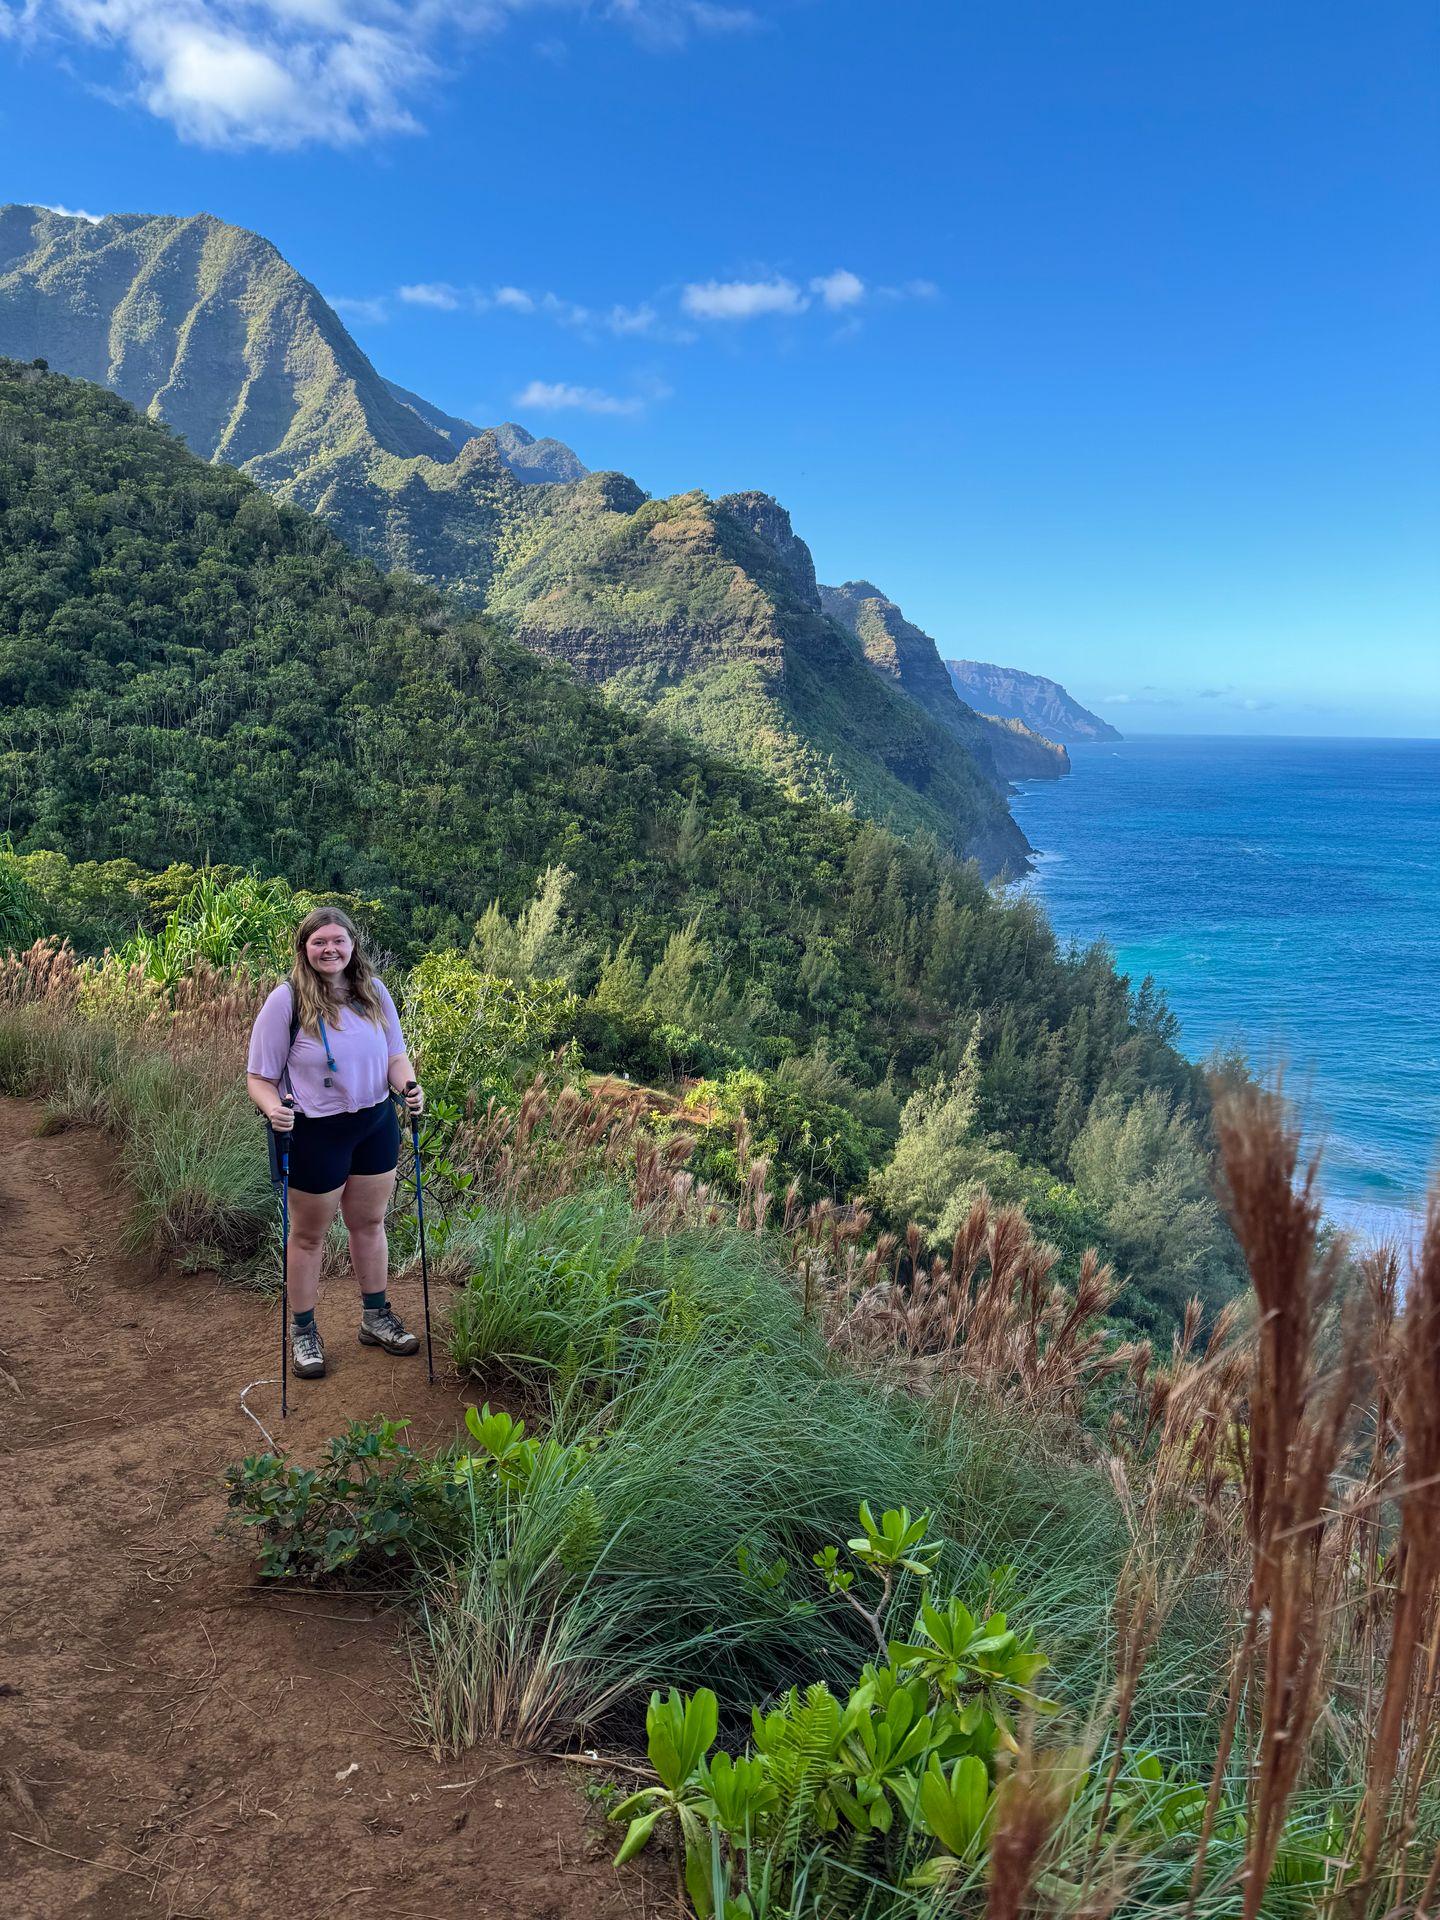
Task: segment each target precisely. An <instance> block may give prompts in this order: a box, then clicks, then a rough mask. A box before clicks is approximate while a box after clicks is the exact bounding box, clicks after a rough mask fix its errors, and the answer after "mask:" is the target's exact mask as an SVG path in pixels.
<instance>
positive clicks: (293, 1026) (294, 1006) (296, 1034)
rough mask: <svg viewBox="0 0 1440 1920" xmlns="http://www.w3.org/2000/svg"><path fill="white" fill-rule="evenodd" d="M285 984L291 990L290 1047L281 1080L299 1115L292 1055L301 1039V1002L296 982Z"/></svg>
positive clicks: (291, 981)
mask: <svg viewBox="0 0 1440 1920" xmlns="http://www.w3.org/2000/svg"><path fill="white" fill-rule="evenodd" d="M285 984H286V986H287V987H289V989H290V1045H289V1046H288V1047H287V1048H286V1049H285V1067H284V1071H283V1072H282V1074H281V1078H282V1079H283V1080H284V1082H285V1091H286V1093H288V1094H289V1096H290V1104H291V1105H292V1106H293V1107H294V1108H295V1110H296V1112H297V1113H298V1112H299V1110H300V1103H299V1101H298V1100H297V1099H296V1098H295V1088H294V1086H293V1085H292V1084H291V1080H290V1055H291V1054H292V1053H293V1052H294V1051H295V1042H296V1041H297V1040H298V1039H299V1038H300V1002H299V1000H298V999H297V998H296V997H295V983H294V981H293V980H287V981H286V982H285Z"/></svg>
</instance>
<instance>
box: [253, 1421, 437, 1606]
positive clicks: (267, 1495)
mask: <svg viewBox="0 0 1440 1920" xmlns="http://www.w3.org/2000/svg"><path fill="white" fill-rule="evenodd" d="M404 1428H405V1422H404V1421H403V1420H401V1421H395V1420H379V1421H376V1422H374V1423H373V1424H367V1423H365V1422H364V1421H359V1420H355V1421H352V1422H351V1424H350V1425H349V1426H348V1427H347V1428H346V1430H345V1432H344V1433H343V1434H340V1435H339V1436H338V1437H337V1438H335V1439H333V1440H331V1441H330V1442H329V1443H328V1445H327V1446H326V1448H325V1452H324V1455H323V1458H322V1460H321V1464H320V1465H319V1466H318V1467H298V1466H296V1465H295V1464H294V1463H293V1462H292V1461H291V1460H290V1459H289V1458H288V1457H287V1456H285V1455H283V1454H275V1453H262V1454H254V1455H251V1456H250V1457H249V1458H248V1459H245V1460H242V1461H240V1462H239V1463H238V1464H237V1465H235V1466H232V1467H230V1468H228V1469H227V1471H226V1474H225V1485H226V1488H227V1499H226V1505H227V1507H228V1509H229V1511H230V1512H231V1513H232V1514H234V1515H235V1516H237V1518H238V1522H239V1524H240V1525H241V1526H242V1527H249V1528H253V1529H254V1530H255V1533H256V1535H257V1538H258V1544H259V1550H260V1572H261V1573H262V1575H264V1576H265V1577H266V1578H267V1579H297V1580H318V1579H321V1578H323V1577H324V1576H326V1575H330V1574H338V1573H346V1574H355V1573H357V1572H361V1571H363V1572H365V1573H366V1574H373V1573H375V1572H383V1571H384V1570H385V1569H386V1568H392V1569H395V1568H397V1567H398V1569H400V1570H408V1567H409V1563H411V1562H412V1561H413V1560H415V1559H416V1558H417V1557H419V1552H425V1553H428V1552H436V1551H439V1550H441V1549H443V1546H444V1543H445V1542H446V1541H447V1540H453V1539H454V1538H455V1537H457V1536H458V1532H459V1529H460V1526H461V1524H462V1519H463V1509H464V1506H465V1491H466V1490H465V1488H464V1487H463V1486H462V1485H461V1484H460V1483H459V1482H458V1481H457V1476H456V1475H455V1473H454V1472H453V1471H451V1470H449V1469H448V1467H447V1464H446V1463H445V1461H444V1460H443V1459H441V1460H436V1459H434V1458H431V1457H429V1456H426V1455H423V1454H417V1453H415V1452H413V1451H412V1450H411V1448H410V1447H409V1446H407V1445H406V1443H405V1440H404V1438H403V1434H404ZM417 1549H419V1552H417Z"/></svg>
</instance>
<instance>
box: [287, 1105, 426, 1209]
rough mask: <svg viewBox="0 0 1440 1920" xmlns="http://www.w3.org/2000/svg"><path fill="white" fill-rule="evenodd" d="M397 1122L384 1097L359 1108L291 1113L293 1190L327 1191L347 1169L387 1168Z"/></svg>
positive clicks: (395, 1151)
mask: <svg viewBox="0 0 1440 1920" xmlns="http://www.w3.org/2000/svg"><path fill="white" fill-rule="evenodd" d="M399 1160H400V1123H399V1121H398V1120H397V1119H396V1118H395V1108H394V1106H393V1105H392V1104H391V1102H390V1101H389V1100H382V1101H381V1102H380V1104H379V1106H377V1107H362V1108H361V1110H360V1111H359V1113H327V1114H325V1115H323V1116H322V1117H320V1118H319V1119H315V1118H312V1117H311V1116H310V1115H308V1114H304V1113H297V1114H296V1116H295V1126H294V1129H293V1131H292V1132H291V1135H290V1184H291V1186H292V1187H294V1188H295V1189H296V1191H297V1192H299V1193H333V1192H334V1191H335V1189H336V1188H337V1187H343V1186H344V1184H345V1182H346V1181H347V1180H348V1179H349V1178H350V1176H351V1174H352V1173H393V1172H394V1170H395V1168H396V1166H397V1165H398V1164H399Z"/></svg>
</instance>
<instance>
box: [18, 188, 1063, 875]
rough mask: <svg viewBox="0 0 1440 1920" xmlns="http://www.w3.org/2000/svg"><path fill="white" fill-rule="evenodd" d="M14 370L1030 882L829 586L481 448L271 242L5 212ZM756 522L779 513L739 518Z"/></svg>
mask: <svg viewBox="0 0 1440 1920" xmlns="http://www.w3.org/2000/svg"><path fill="white" fill-rule="evenodd" d="M0 353H8V354H10V355H12V356H14V357H17V358H20V359H23V360H29V359H32V358H35V357H37V356H38V357H42V358H44V359H46V360H47V361H48V362H49V363H50V364H51V365H52V366H54V367H55V368H57V369H58V370H60V371H63V372H66V373H70V374H76V375H79V376H81V377H83V378H86V379H92V380H96V381H99V382H101V383H103V384H104V385H106V386H109V387H111V388H113V389H114V390H115V391H117V392H118V393H120V394H122V395H123V396H124V397H125V398H126V399H127V400H129V401H131V402H132V403H133V404H134V405H136V406H137V407H138V408H140V409H141V411H144V412H148V413H149V414H150V415H152V417H154V418H157V419H160V420H164V421H165V422H167V423H168V424H170V425H171V426H173V427H174V428H175V429H176V430H177V431H178V432H180V433H181V434H182V435H183V436H184V438H185V440H186V442H187V444H188V445H189V446H190V448H191V449H192V451H194V452H195V453H198V454H200V455H202V456H203V457H204V458H206V459H216V460H223V461H226V462H227V463H229V464H230V465H232V466H237V467H240V468H242V469H243V470H244V471H245V472H246V473H248V474H249V475H250V476H251V477H252V478H253V479H255V480H257V481H258V482H259V483H260V484H261V485H262V486H263V487H265V488H266V489H267V490H268V491H270V492H272V493H274V494H276V495H277V496H279V497H280V498H281V499H284V500H286V501H289V502H292V503H295V504H298V505H300V506H303V507H306V508H309V509H310V510H311V511H313V512H316V513H319V514H321V515H323V517H324V518H325V519H326V520H328V521H329V522H330V524H331V525H332V526H333V527H334V528H335V529H336V530H337V531H338V532H339V533H340V535H341V536H342V538H343V539H344V540H345V541H346V542H347V543H348V544H349V545H350V546H351V547H352V548H353V549H354V550H355V551H356V552H358V553H361V554H363V555H365V556H366V557H368V558H370V559H372V560H374V561H375V563H376V564H377V565H379V566H381V567H384V568H389V569H395V568H403V569H404V570H405V571H407V572H409V573H414V574H416V575H417V576H418V577H419V578H420V579H422V580H425V581H428V582H431V583H433V584H435V585H438V586H441V587H444V588H445V589H447V590H448V591H450V592H452V593H455V594H456V595H458V596H459V597H460V598H462V599H464V600H466V601H468V602H469V604H471V605H473V606H477V607H484V608H486V609H487V610H489V611H491V612H492V613H493V614H494V615H495V616H496V617H497V618H498V619H500V620H502V621H503V622H504V623H505V624H506V626H507V627H508V628H509V630H510V631H511V632H512V633H514V634H516V635H517V637H519V638H520V639H522V640H523V641H524V642H525V644H526V645H529V646H533V647H536V648H538V649H540V650H542V651H545V652H548V653H551V654H554V655H557V656H559V657H562V658H565V659H567V660H569V661H571V662H572V663H573V664H574V665H575V667H576V669H577V671H579V672H581V673H583V674H585V675H586V676H587V677H590V678H592V679H594V680H597V681H604V682H606V683H607V684H608V685H609V686H610V687H611V689H612V690H613V691H614V692H615V693H616V694H617V696H619V697H621V698H622V699H624V700H625V701H626V702H628V703H630V704H639V705H651V706H654V707H655V708H656V709H657V710H658V711H659V712H660V713H661V714H662V716H663V717H664V718H665V719H667V720H669V721H670V722H671V723H672V724H674V725H676V726H679V727H680V728H682V729H683V730H684V731H686V732H688V733H690V734H692V735H693V736H694V737H695V738H696V739H697V740H699V741H700V742H701V743H702V744H704V745H707V746H710V747H712V748H719V749H720V750H721V751H723V752H725V753H727V754H730V755H732V756H735V757H738V758H739V759H741V760H744V761H746V762H748V763H749V764H751V765H753V766H757V767H759V768H760V770H761V771H762V772H764V773H766V774H768V775H770V776H771V777H773V778H776V779H778V780H779V781H780V782H781V783H782V784H783V785H784V786H785V788H786V790H787V791H788V792H790V793H791V794H792V795H794V796H796V797H800V798H816V799H822V800H827V801H830V802H832V803H835V804H839V805H844V806H850V807H853V808H854V809H855V810H857V811H858V812H860V813H863V814H865V815H867V816H868V817H869V818H871V819H875V820H878V821H881V822H883V823H885V824H887V825H889V826H892V827H895V828H897V829H899V830H900V831H902V832H912V831H915V830H916V829H922V830H924V831H927V832H929V833H932V834H933V835H934V836H935V838H936V839H937V840H938V841H939V842H940V844H941V845H942V846H945V847H948V848H950V849H951V850H953V851H955V852H959V853H962V854H966V855H970V856H973V857H974V858H976V859H978V860H979V862H980V864H981V866H982V868H983V869H984V871H985V872H986V873H987V874H990V873H998V872H1001V871H1005V870H1008V871H1009V872H1011V873H1019V872H1022V871H1023V870H1024V866H1025V859H1026V855H1027V854H1028V852H1029V848H1028V846H1027V844H1026V841H1025V837H1024V835H1023V834H1022V833H1021V832H1020V830H1019V828H1018V827H1017V826H1016V825H1015V822H1014V821H1013V820H1012V819H1011V817H1010V814H1009V812H1008V809H1007V807H1006V804H1005V792H1004V781H1003V778H1002V777H1001V776H1000V774H999V773H998V772H997V770H996V768H995V765H994V756H993V753H991V752H990V751H988V750H987V749H986V747H985V746H984V745H983V743H982V744H981V746H980V748H979V751H978V752H977V751H976V750H975V748H976V742H975V740H974V739H972V738H970V737H968V736H967V735H966V732H965V729H964V728H963V727H956V726H954V725H947V724H940V723H938V722H937V721H936V719H935V717H934V715H933V714H932V713H931V712H930V711H928V710H927V708H926V706H925V705H924V703H923V702H916V701H915V700H913V699H911V698H910V697H909V693H908V690H907V689H906V688H905V687H904V686H903V685H901V684H900V683H899V682H894V681H887V682H886V683H885V684H883V685H882V686H880V687H877V686H876V684H875V681H874V677H873V676H872V675H871V674H870V673H869V672H868V670H867V668H866V665H865V661H864V657H863V654H862V652H861V649H860V648H859V646H858V645H857V643H856V641H855V640H854V638H853V636H852V635H851V634H850V633H849V632H848V631H847V630H846V629H845V628H844V627H843V626H842V625H840V624H837V623H836V622H833V621H831V620H829V619H828V618H826V617H825V616H824V615H823V613H822V612H821V610H820V607H819V602H818V599H817V598H816V597H815V595H814V591H813V569H812V572H811V591H810V593H809V595H808V596H807V595H805V594H801V593H797V591H796V588H795V581H794V579H793V577H792V576H790V575H789V574H788V573H787V572H786V570H785V569H784V568H783V567H777V565H776V564H775V554H774V553H773V552H772V550H771V549H770V547H769V546H768V544H767V543H766V541H765V540H764V539H763V538H757V537H756V535H755V527H754V525H753V522H752V523H750V524H747V519H746V516H745V515H744V514H743V513H742V514H741V515H740V516H739V518H738V520H737V518H736V515H735V514H734V513H728V512H726V511H725V510H724V509H725V505H726V503H723V502H722V503H712V502H711V501H709V500H707V499H706V498H705V496H704V495H702V494H698V493H690V494H681V495H677V496H676V497H675V498H674V499H672V500H666V501H652V500H650V499H648V497H647V496H646V495H645V493H644V492H643V491H642V490H641V489H640V488H639V487H638V486H636V485H635V483H634V482H633V481H631V480H629V479H627V478H625V476H623V475H620V474H596V475H590V476H588V477H586V476H585V471H584V468H583V467H582V466H581V464H580V462H579V461H578V460H577V459H576V457H575V455H574V454H573V453H571V452H570V450H569V448H567V447H564V446H562V445H561V444H560V443H559V442H557V441H535V440H534V439H533V438H532V436H530V435H529V434H528V433H526V432H525V431H524V429H523V428H517V427H516V426H514V425H513V423H507V424H505V425H504V426H501V427H499V428H497V429H492V430H486V431H483V432H481V431H480V430H478V429H476V428H475V427H474V426H473V425H472V424H471V423H470V422H469V421H466V420H462V419H460V418H458V417H456V416H454V415H451V414H447V413H445V412H444V411H443V410H441V409H438V408H436V407H433V406H431V405H430V404H429V403H428V402H426V401H425V400H423V399H422V398H421V397H420V396H419V395H417V394H414V393H411V392H409V391H407V390H406V389H404V388H401V387H397V386H395V385H393V384H392V383H391V382H389V381H387V380H385V379H383V378H382V377H381V375H380V374H379V373H378V372H377V370H376V369H375V367H374V366H373V365H372V364H371V362H370V360H369V359H368V357H367V356H366V355H365V353H364V352H363V351H362V350H361V348H360V347H359V346H358V345H357V343H356V342H355V341H354V340H353V339H352V338H351V337H350V335H349V333H348V332H347V331H346V329H345V327H344V325H343V323H342V322H341V320H340V318H339V316H338V315H337V314H336V313H335V312H334V310H333V309H332V308H331V307H330V306H329V305H328V304H327V303H326V302H325V301H324V300H323V299H322V298H321V296H320V294H319V293H318V292H317V290H316V289H315V287H314V286H312V285H311V284H310V282H309V281H308V280H306V279H304V278H303V276H302V275H301V274H299V273H298V272H297V271H296V270H295V269H294V268H293V267H292V266H291V265H290V264H289V262H287V261H286V260H285V259H284V258H283V257H282V256H281V255H280V253H279V252H278V251H277V250H276V248H275V247H274V246H272V245H271V244H270V242H269V241H267V240H265V239H264V238H263V237H262V236H261V235H259V234H255V233H250V232H247V231H246V230H245V229H243V228H238V227H232V226H229V225H227V224H226V223H225V222H223V221H220V220H217V219H215V218H213V217H212V216H211V215H208V214H197V215H194V216H192V217H189V218H174V217H170V216H154V217H151V216H147V215H140V214H112V215H109V216H107V217H106V218H105V219H103V220H100V221H98V222H95V221H87V220H83V219H80V218H76V217H69V216H65V215H61V214H57V213H55V212H53V211H52V210H50V209H47V208H42V207H21V206H11V207H5V208H0ZM531 482H557V483H558V482H565V483H567V484H530V483H531ZM749 500H767V501H768V497H767V496H764V495H746V496H736V497H735V500H734V501H732V502H731V503H730V504H731V505H732V506H733V505H734V504H735V502H736V501H749ZM768 507H769V508H770V509H772V510H774V511H775V512H778V511H779V510H778V509H775V503H774V502H773V501H768ZM781 517H782V518H783V517H784V516H783V515H781ZM786 526H787V529H788V520H787V521H786ZM806 558H807V561H808V555H807V556H806ZM937 666H938V661H937ZM953 704H954V707H955V711H956V713H957V714H958V713H960V712H961V711H966V710H964V709H962V707H961V703H960V702H959V701H958V700H956V701H954V703H953ZM947 718H953V716H947ZM971 722H972V731H976V732H978V733H981V734H983V732H984V727H983V723H980V722H978V721H976V720H975V718H974V716H973V715H972V716H971Z"/></svg>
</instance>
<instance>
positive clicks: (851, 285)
mask: <svg viewBox="0 0 1440 1920" xmlns="http://www.w3.org/2000/svg"><path fill="white" fill-rule="evenodd" d="M810 291H811V292H812V293H814V294H818V295H819V297H820V298H821V300H823V301H824V303H825V305H826V306H827V307H829V308H830V309H831V311H832V312H838V311H839V310H840V308H842V307H853V306H854V305H856V303H857V302H858V301H861V300H863V299H864V298H865V282H864V281H863V280H862V279H861V278H860V276H859V274H857V273H851V272H849V271H848V269H847V268H845V267H837V268H836V269H835V271H834V273H822V274H820V275H818V276H817V278H815V279H814V280H812V281H811V282H810Z"/></svg>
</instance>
